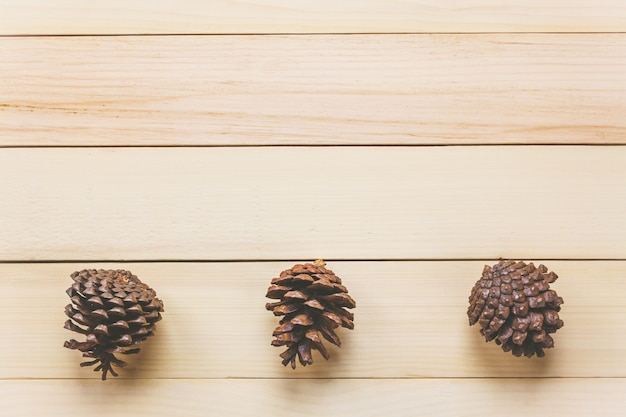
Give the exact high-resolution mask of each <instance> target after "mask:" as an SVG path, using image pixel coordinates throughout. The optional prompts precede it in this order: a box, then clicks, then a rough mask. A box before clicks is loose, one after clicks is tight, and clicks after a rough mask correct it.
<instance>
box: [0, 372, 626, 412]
mask: <svg viewBox="0 0 626 417" xmlns="http://www.w3.org/2000/svg"><path fill="white" fill-rule="evenodd" d="M625 389H626V380H625V379H609V380H607V379H537V380H532V379H530V380H529V379H522V380H516V379H493V380H481V379H476V380H472V379H470V380H300V381H291V380H270V381H264V380H197V381H189V380H187V381H185V380H183V381H180V380H165V381H154V380H141V381H132V380H126V381H110V382H104V383H103V382H101V381H77V380H67V381H0V407H2V410H3V415H4V416H6V417H32V416H36V415H42V416H43V415H45V416H54V417H56V416H73V415H76V416H81V415H82V416H93V417H100V416H102V417H105V416H106V417H127V416H129V415H132V416H137V417H144V416H146V417H147V416H155V415H156V416H173V415H179V416H185V417H196V416H197V417H205V416H233V417H244V416H249V417H258V416H266V415H271V416H276V417H283V416H284V417H293V416H294V415H298V416H302V417H318V416H360V417H374V416H376V417H378V416H394V417H414V416H416V415H430V416H438V417H475V416H480V415H485V416H487V415H501V414H504V415H507V416H511V417H525V416H533V415H550V416H552V417H589V416H594V415H602V416H606V417H613V416H614V417H622V416H623V415H624V408H625V407H626V399H625V398H626V397H624V390H625Z"/></svg>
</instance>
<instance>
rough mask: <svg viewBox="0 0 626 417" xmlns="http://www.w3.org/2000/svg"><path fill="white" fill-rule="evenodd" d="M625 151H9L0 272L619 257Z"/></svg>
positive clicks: (3, 153) (3, 167)
mask: <svg viewBox="0 0 626 417" xmlns="http://www.w3.org/2000/svg"><path fill="white" fill-rule="evenodd" d="M625 161H626V147H623V146H615V147H610V146H607V147H603V146H599V147H584V146H555V147H546V146H537V147H535V146H492V147H480V146H477V147H261V148H254V147H252V148H249V147H243V148H106V149H103V148H20V149H14V148H7V149H2V150H0V189H1V190H2V193H3V200H2V204H0V235H1V236H3V239H1V240H0V260H67V259H69V260H94V259H96V260H123V259H126V260H133V259H137V260H142V259H156V260H175V259H188V260H189V259H191V260H194V259H200V260H220V259H226V260H236V259H239V260H246V259H252V260H254V259H270V260H271V259H303V258H305V259H306V258H311V257H325V258H327V259H365V260H372V259H459V258H463V259H467V258H478V259H483V258H492V259H493V258H498V257H515V258H516V257H524V258H536V257H540V258H544V259H545V258H568V259H572V258H573V259H590V258H617V259H623V258H624V257H625V252H624V248H625V247H626V233H625V232H626V216H625V215H624V213H626V194H625V193H624V190H625V189H626V164H625V163H624V162H625Z"/></svg>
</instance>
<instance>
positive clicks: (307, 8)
mask: <svg viewBox="0 0 626 417" xmlns="http://www.w3.org/2000/svg"><path fill="white" fill-rule="evenodd" d="M0 11H1V12H2V13H0V34H2V35H14V34H27V35H32V34H35V35H37V34H119V33H123V34H146V33H320V32H322V33H329V32H330V33H353V32H368V33H371V32H394V33H398V32H494V31H495V32H520V31H522V32H524V31H539V32H589V31H590V32H597V31H600V32H603V31H604V32H607V31H608V32H611V31H612V32H617V31H623V30H624V29H625V28H626V6H625V5H624V4H623V2H621V1H616V0H595V1H591V0H554V1H550V2H548V3H546V2H545V1H541V0H513V1H506V2H493V1H487V0H479V1H470V0H448V1H445V2H442V1H437V0H428V1H423V0H392V1H389V0H358V1H357V0H342V1H339V2H338V1H332V0H318V1H314V2H312V1H304V0H264V1H259V0H253V1H245V2H242V1H235V0H179V1H173V0H139V1H137V0H136V1H132V2H128V1H123V0H107V1H104V0H91V1H89V3H88V4H85V3H84V2H82V1H77V0H46V1H42V0H3V1H0Z"/></svg>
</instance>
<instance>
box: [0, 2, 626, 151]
mask: <svg viewBox="0 0 626 417" xmlns="http://www.w3.org/2000/svg"><path fill="white" fill-rule="evenodd" d="M120 10H123V9H120ZM83 21H84V20H83ZM0 26H1V25H0ZM0 58H1V59H0V146H1V145H4V146H10V145H15V146H18V145H19V146H25V145H37V146H46V145H89V146H95V145H172V144H173V145H184V144H187V145H189V144H196V145H241V144H256V145H258V144H472V143H477V144H494V143H524V144H527V143H595V144H598V143H622V144H623V143H626V118H624V114H626V100H625V97H626V71H625V70H624V69H625V68H626V35H625V34H604V35H581V34H561V35H555V34H544V35H538V34H517V35H516V34H499V35H386V36H374V35H360V36H217V37H215V36H183V37H60V38H46V37H43V38H41V37H34V38H0Z"/></svg>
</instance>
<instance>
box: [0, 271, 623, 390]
mask: <svg viewBox="0 0 626 417" xmlns="http://www.w3.org/2000/svg"><path fill="white" fill-rule="evenodd" d="M485 263H489V264H493V263H495V261H472V262H332V263H329V264H328V267H330V268H331V269H332V270H333V271H335V273H336V274H338V276H340V277H341V278H342V279H343V282H344V284H345V285H346V286H347V287H348V289H349V291H350V294H351V295H352V296H353V297H354V299H355V300H356V302H357V308H356V309H354V313H355V329H354V330H353V331H349V330H345V329H342V330H341V331H340V332H339V335H340V337H341V339H342V347H341V348H336V347H334V346H330V344H328V343H327V345H329V348H331V349H330V351H331V358H330V360H329V361H328V362H326V361H324V359H323V358H321V357H320V356H319V355H318V354H317V353H315V354H314V360H315V363H314V364H313V365H312V366H309V367H306V368H300V367H298V369H296V370H295V371H293V370H292V369H291V368H284V367H283V366H282V365H281V364H280V358H279V357H278V355H279V353H281V352H282V350H283V349H281V348H276V347H273V346H270V342H271V340H272V336H271V333H272V331H273V330H274V328H275V327H276V326H277V325H278V319H277V318H276V317H274V316H273V315H272V314H271V313H270V312H268V311H266V310H265V307H264V306H265V303H266V302H269V301H270V300H268V299H266V298H265V297H264V296H265V292H266V290H267V287H268V286H269V283H270V280H271V278H273V277H275V276H278V274H279V273H280V272H281V271H282V270H284V269H286V268H288V267H290V266H292V264H293V262H270V263H255V262H249V263H248V262H244V263H141V264H113V263H111V264H108V263H107V264H23V265H20V264H9V265H7V264H3V265H0V276H2V280H1V281H0V317H2V318H3V319H2V321H0V334H2V337H3V340H4V343H2V344H1V345H0V363H2V367H1V368H0V378H2V379H14V378H78V379H81V378H94V379H97V378H99V376H98V374H96V373H94V372H92V371H91V369H88V368H80V367H79V366H78V364H79V363H80V362H81V361H83V358H82V357H81V355H80V353H79V352H77V351H71V350H69V349H65V348H63V347H62V346H63V341H64V340H67V339H70V338H72V337H76V338H80V335H78V334H75V333H73V332H70V331H68V330H65V329H63V323H64V322H65V320H66V319H67V317H65V315H64V313H63V308H64V307H65V305H66V304H68V303H69V298H68V297H67V295H66V294H65V292H64V291H65V289H66V288H67V287H69V286H70V285H71V282H72V281H71V279H70V278H69V274H70V273H71V272H72V271H74V270H79V269H82V268H84V267H96V268H99V267H103V268H113V269H117V268H124V269H128V270H130V271H132V272H133V273H135V274H137V275H138V276H139V277H140V278H141V279H143V280H144V282H147V283H148V284H149V285H151V286H152V287H153V288H154V289H155V290H156V291H157V294H158V296H159V298H161V299H162V300H163V301H164V303H165V312H164V313H163V320H162V321H161V322H159V324H158V331H157V335H156V336H155V337H153V338H152V339H150V340H149V341H147V342H146V343H145V344H144V348H143V350H142V352H141V353H140V354H139V355H133V356H129V357H127V358H124V359H128V360H129V365H128V366H127V367H126V368H125V369H123V370H121V371H120V378H131V379H133V378H141V379H146V378H147V379H154V378H157V379H161V378H233V377H234V378H330V379H337V378H422V377H447V378H459V377H461V378H473V377H626V361H624V360H623V354H624V347H623V343H621V341H620V340H621V339H620V338H621V337H622V335H624V334H626V307H625V306H624V302H623V299H624V297H623V294H625V293H626V280H624V279H623V278H624V276H625V275H626V262H624V261H622V262H615V261H613V262H608V261H602V262H600V261H598V262H589V261H587V262H580V261H550V262H546V265H547V266H548V267H549V268H550V269H551V270H554V271H555V272H556V273H557V274H558V275H559V279H558V280H557V281H556V282H555V283H554V284H552V288H553V289H555V290H556V291H557V292H558V294H559V295H560V296H561V297H563V299H564V300H565V304H564V305H563V309H562V311H561V314H560V315H561V318H562V319H563V320H564V322H565V326H564V327H563V328H562V329H560V330H559V331H558V332H557V333H556V334H555V335H554V338H555V344H556V345H555V348H553V349H548V350H547V351H546V357H545V358H536V357H535V358H532V359H527V358H516V357H514V356H513V355H511V354H510V353H504V352H503V351H502V350H501V349H500V347H499V346H497V345H496V344H495V343H489V344H487V343H485V342H484V339H483V338H482V336H481V335H480V334H479V331H478V328H477V327H470V326H469V325H468V319H467V315H466V310H467V303H468V301H467V300H468V296H469V293H470V290H471V288H472V286H473V285H474V283H475V281H476V280H477V279H478V278H479V277H480V275H481V272H482V269H483V266H484V265H485Z"/></svg>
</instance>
